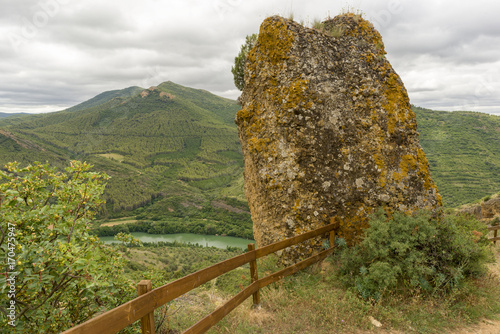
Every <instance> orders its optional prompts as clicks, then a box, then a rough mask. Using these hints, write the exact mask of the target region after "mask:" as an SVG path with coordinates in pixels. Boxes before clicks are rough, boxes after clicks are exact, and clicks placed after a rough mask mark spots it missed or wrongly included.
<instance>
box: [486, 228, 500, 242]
mask: <svg viewBox="0 0 500 334" xmlns="http://www.w3.org/2000/svg"><path fill="white" fill-rule="evenodd" d="M488 230H490V231H494V232H493V238H489V239H490V240H491V241H493V243H494V244H495V245H496V244H497V240H500V237H497V232H498V230H500V225H497V226H488Z"/></svg>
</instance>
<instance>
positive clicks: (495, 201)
mask: <svg viewBox="0 0 500 334" xmlns="http://www.w3.org/2000/svg"><path fill="white" fill-rule="evenodd" d="M458 212H461V213H465V214H470V215H473V216H474V217H475V218H476V219H478V220H481V221H484V222H486V223H491V222H492V221H495V220H499V219H500V193H498V194H495V195H493V196H492V197H491V198H488V199H485V200H483V201H481V202H480V203H477V204H468V205H466V206H462V207H461V208H459V209H458Z"/></svg>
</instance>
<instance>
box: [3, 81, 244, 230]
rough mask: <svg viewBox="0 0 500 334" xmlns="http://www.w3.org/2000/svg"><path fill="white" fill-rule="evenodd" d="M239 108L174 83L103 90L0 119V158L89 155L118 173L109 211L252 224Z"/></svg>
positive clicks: (54, 159) (55, 159)
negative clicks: (53, 108) (58, 106)
mask: <svg viewBox="0 0 500 334" xmlns="http://www.w3.org/2000/svg"><path fill="white" fill-rule="evenodd" d="M237 110H239V105H238V104H237V103H236V101H233V100H229V99H225V98H222V97H218V96H215V95H213V94H211V93H209V92H207V91H204V90H198V89H192V88H187V87H183V86H180V85H177V84H175V83H172V82H164V83H162V84H160V85H158V86H156V87H151V88H148V89H143V88H139V87H130V88H126V89H124V90H120V91H110V92H105V93H102V94H99V95H97V96H96V97H94V98H92V99H90V100H88V101H86V102H83V103H81V104H79V105H77V106H75V107H72V108H69V109H67V110H64V111H60V112H55V113H50V114H38V115H32V116H30V117H23V118H22V119H21V118H19V119H10V120H9V121H8V122H7V120H6V121H5V122H3V121H0V164H4V163H6V162H8V161H13V160H17V161H19V162H20V163H21V164H23V165H25V164H28V163H30V162H32V161H34V160H38V161H42V162H45V161H49V162H50V163H51V164H54V165H56V166H59V167H64V166H66V165H67V161H68V160H69V159H78V160H82V161H88V162H90V163H92V164H94V165H95V168H94V169H96V170H99V171H104V172H106V173H107V174H108V175H110V176H111V179H110V181H109V182H108V186H107V188H106V192H105V197H106V202H107V204H106V208H105V210H104V212H103V214H102V216H103V217H108V218H113V217H120V216H137V215H140V216H141V217H142V218H143V219H153V220H157V221H158V220H161V219H164V218H165V217H171V218H172V219H173V218H176V219H177V218H178V219H182V218H186V217H190V218H196V217H197V218H199V219H200V220H201V222H202V223H201V224H202V225H210V224H212V225H214V224H215V225H216V224H217V222H218V221H220V220H221V219H223V218H224V217H222V216H224V214H225V213H227V214H226V215H225V218H227V217H228V216H231V217H232V218H231V219H232V220H234V221H235V224H236V225H238V224H239V225H241V224H246V227H245V229H246V231H251V220H250V216H249V214H248V207H247V204H246V201H245V200H244V196H243V175H242V174H243V157H242V154H241V150H240V145H239V140H238V135H237V129H236V126H235V124H234V117H235V114H236V111H237ZM227 206H229V207H230V208H234V209H239V210H241V211H239V212H240V214H239V216H238V217H239V218H238V217H236V219H233V218H234V217H233V216H234V215H235V213H234V212H231V210H227V209H223V208H227ZM221 215H222V216H221ZM216 216H217V217H216ZM207 217H208V218H210V217H211V218H212V221H211V220H210V219H208V220H206V219H205V218H207ZM214 217H216V218H214ZM221 217H222V218H221ZM225 218H224V219H225ZM203 219H205V220H203ZM238 219H240V221H239V222H238ZM240 227H241V226H236V227H235V228H234V229H236V230H239V232H242V229H240ZM201 232H204V231H201ZM233 232H234V231H233ZM233 234H238V233H233ZM239 234H240V235H241V234H244V233H239ZM247 234H248V233H247ZM249 237H251V232H250V235H249Z"/></svg>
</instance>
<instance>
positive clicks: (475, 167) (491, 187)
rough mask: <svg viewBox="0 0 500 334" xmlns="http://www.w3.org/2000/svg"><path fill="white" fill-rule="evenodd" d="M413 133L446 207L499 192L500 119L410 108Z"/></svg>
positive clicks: (465, 112) (473, 114)
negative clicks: (414, 123) (416, 135)
mask: <svg viewBox="0 0 500 334" xmlns="http://www.w3.org/2000/svg"><path fill="white" fill-rule="evenodd" d="M413 110H414V111H415V114H416V115H417V130H418V132H419V133H420V145H421V146H422V148H423V150H424V152H425V154H426V155H427V159H428V161H429V164H430V168H431V176H432V178H433V180H434V181H435V182H436V185H437V187H438V189H439V192H440V194H441V195H442V197H443V203H444V205H445V206H446V207H456V206H459V205H462V204H466V203H470V202H473V201H475V200H478V199H480V198H482V197H484V196H487V195H491V194H493V193H496V192H498V191H499V190H500V117H498V116H493V115H488V114H484V113H477V112H467V111H454V112H447V111H436V110H430V109H424V108H420V107H415V106H414V107H413Z"/></svg>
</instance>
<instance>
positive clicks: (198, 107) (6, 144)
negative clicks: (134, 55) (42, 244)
mask: <svg viewBox="0 0 500 334" xmlns="http://www.w3.org/2000/svg"><path fill="white" fill-rule="evenodd" d="M413 109H414V111H415V112H416V115H417V121H418V131H419V133H420V143H421V145H422V147H423V149H424V151H425V153H426V154H427V157H428V159H429V163H430V166H431V172H432V177H433V179H434V180H435V182H436V183H437V185H438V188H439V191H440V193H441V195H442V196H443V200H444V204H445V206H446V207H456V206H459V205H461V204H464V203H468V202H472V201H475V200H478V199H480V198H482V197H484V196H486V195H489V194H492V193H495V192H497V191H498V190H499V189H500V177H499V175H500V138H499V137H500V136H499V131H500V118H499V117H496V116H491V115H486V114H481V113H473V112H444V111H434V110H429V109H424V108H419V107H413ZM238 110H239V105H238V104H237V102H236V101H233V100H229V99H225V98H222V97H218V96H215V95H213V94H211V93H209V92H207V91H204V90H199V89H192V88H187V87H183V86H180V85H177V84H175V83H172V82H164V83H162V84H160V85H158V86H156V87H151V88H149V89H143V88H140V87H129V88H126V89H122V90H115V91H110V92H104V93H101V94H99V95H97V96H96V97H94V98H92V99H90V100H88V101H85V102H83V103H81V104H78V105H76V106H74V107H72V108H69V109H66V110H63V111H59V112H54V113H49V114H36V115H28V116H27V115H21V116H19V115H13V116H10V117H5V118H2V119H0V164H1V165H3V164H5V163H6V162H9V161H14V160H16V161H18V162H20V163H21V165H26V164H29V163H30V162H33V161H41V162H45V161H47V162H49V163H50V164H51V165H54V166H58V167H60V168H62V167H66V166H67V165H68V160H70V159H77V160H82V161H87V162H89V163H92V164H93V165H94V166H95V167H94V170H96V171H102V172H106V173H107V174H108V175H110V176H111V179H110V180H109V182H108V185H107V187H106V191H105V195H104V196H105V199H106V205H105V207H103V209H102V212H101V213H100V215H99V218H100V220H99V221H98V222H96V223H95V227H96V228H98V227H99V225H100V224H101V223H104V222H106V221H108V220H110V219H116V218H120V217H133V218H134V219H135V220H136V221H137V222H136V223H128V224H121V225H116V226H112V227H102V228H98V229H97V231H98V233H99V234H101V235H110V234H115V233H117V232H120V231H122V232H127V231H143V232H155V233H174V232H175V233H177V232H179V233H182V232H193V233H201V234H229V235H233V236H240V237H246V238H251V237H252V222H251V218H250V213H249V209H248V205H247V202H246V200H245V197H244V193H243V156H242V153H241V149H240V144H239V140H238V134H237V129H236V126H235V124H234V117H235V114H236V112H237V111H238Z"/></svg>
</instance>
